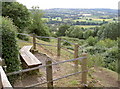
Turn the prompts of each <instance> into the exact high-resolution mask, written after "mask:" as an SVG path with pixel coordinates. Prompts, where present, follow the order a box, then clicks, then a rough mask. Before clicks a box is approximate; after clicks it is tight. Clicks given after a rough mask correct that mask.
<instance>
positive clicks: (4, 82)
mask: <svg viewBox="0 0 120 89" xmlns="http://www.w3.org/2000/svg"><path fill="white" fill-rule="evenodd" d="M0 75H1V81H2V87H3V89H6V88H9V89H13V88H12V86H11V84H10V82H9V81H8V78H7V76H6V74H5V72H4V70H3V68H2V67H1V66H0Z"/></svg>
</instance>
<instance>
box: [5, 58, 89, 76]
mask: <svg viewBox="0 0 120 89" xmlns="http://www.w3.org/2000/svg"><path fill="white" fill-rule="evenodd" d="M85 58H87V57H80V58H76V59H70V60H65V61H61V62H57V63H53V64H49V65H41V66H38V67H33V68H28V69H24V70H19V71H16V72H11V73H7V76H10V75H15V74H19V73H24V72H28V71H32V70H37V69H40V68H44V67H47V66H52V65H58V64H62V63H66V62H72V61H76V60H82V59H85Z"/></svg>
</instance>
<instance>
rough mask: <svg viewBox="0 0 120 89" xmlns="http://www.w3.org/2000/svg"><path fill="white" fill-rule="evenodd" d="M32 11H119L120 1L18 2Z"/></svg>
mask: <svg viewBox="0 0 120 89" xmlns="http://www.w3.org/2000/svg"><path fill="white" fill-rule="evenodd" d="M17 2H20V3H22V4H23V5H25V6H27V8H28V9H30V8H31V7H32V6H39V7H40V9H50V8H110V9H118V2H119V0H17Z"/></svg>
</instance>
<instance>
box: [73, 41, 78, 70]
mask: <svg viewBox="0 0 120 89" xmlns="http://www.w3.org/2000/svg"><path fill="white" fill-rule="evenodd" d="M78 47H79V45H78V44H77V43H76V44H75V46H74V58H78ZM74 64H75V68H76V69H78V60H76V61H75V62H74Z"/></svg>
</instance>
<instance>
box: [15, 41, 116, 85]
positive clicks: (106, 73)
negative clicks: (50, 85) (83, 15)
mask: <svg viewBox="0 0 120 89" xmlns="http://www.w3.org/2000/svg"><path fill="white" fill-rule="evenodd" d="M37 42H40V43H41V42H42V43H46V44H54V42H55V41H54V42H53V41H52V42H44V41H41V40H37ZM23 45H30V44H29V43H26V42H20V43H19V46H21V47H22V46H23ZM37 50H38V51H39V53H35V56H36V57H37V58H38V59H39V57H42V59H43V60H41V61H42V62H43V63H44V59H45V57H46V56H49V57H50V58H51V59H52V61H53V62H59V61H62V60H68V59H69V58H71V56H70V54H69V53H68V52H65V51H63V50H62V52H63V54H62V55H61V58H60V59H58V58H57V56H55V55H56V52H55V51H56V48H54V47H46V46H39V45H37ZM45 55H46V56H45ZM66 55H67V56H66ZM88 60H89V59H88ZM64 70H66V71H64ZM53 71H54V72H53V75H54V78H58V77H60V76H63V75H65V74H69V73H72V72H73V63H72V62H71V63H67V65H66V63H65V64H63V65H58V66H53ZM41 74H42V75H40V76H39V75H38V76H37V75H34V74H33V75H29V76H28V75H24V76H23V78H22V80H17V82H16V83H15V86H19V87H20V86H23V84H24V86H26V85H28V86H29V85H32V84H34V83H37V81H38V80H39V78H40V79H41V78H42V77H43V78H42V80H44V78H45V76H44V75H43V74H44V69H42V70H41ZM76 76H77V77H76ZM76 76H71V77H68V78H64V79H61V80H58V81H55V82H54V86H55V87H61V86H62V87H81V74H79V75H76ZM33 78H34V80H36V81H33ZM87 79H88V80H87V84H88V87H117V86H118V83H117V79H118V76H117V73H116V72H113V71H111V70H109V69H106V68H103V67H97V66H96V67H92V68H90V70H89V72H88V78H87ZM111 80H112V81H111ZM26 81H27V82H26ZM29 81H31V82H29ZM32 81H33V82H32ZM39 82H40V80H39ZM43 86H46V85H42V87H43ZM39 87H40V86H39Z"/></svg>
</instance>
